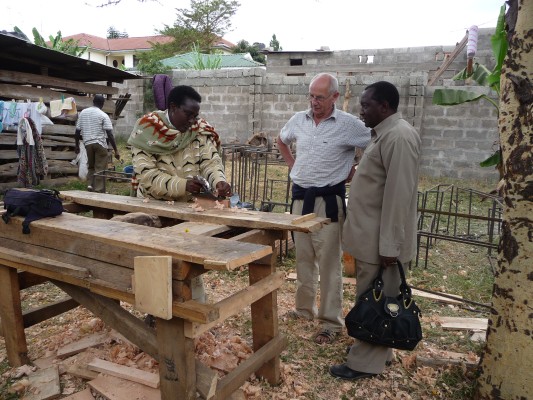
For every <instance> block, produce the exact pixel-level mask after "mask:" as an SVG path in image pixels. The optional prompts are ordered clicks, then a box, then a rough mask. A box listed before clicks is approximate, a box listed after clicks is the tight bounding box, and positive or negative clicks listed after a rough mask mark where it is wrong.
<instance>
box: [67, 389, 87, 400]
mask: <svg viewBox="0 0 533 400" xmlns="http://www.w3.org/2000/svg"><path fill="white" fill-rule="evenodd" d="M63 400H94V397H93V395H92V393H91V389H89V388H87V389H85V390H82V391H81V392H78V393H74V394H71V395H70V396H67V397H63Z"/></svg>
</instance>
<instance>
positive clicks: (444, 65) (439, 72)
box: [427, 31, 468, 86]
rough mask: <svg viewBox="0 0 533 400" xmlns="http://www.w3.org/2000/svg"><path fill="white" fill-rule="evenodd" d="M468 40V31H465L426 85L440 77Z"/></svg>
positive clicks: (431, 83)
mask: <svg viewBox="0 0 533 400" xmlns="http://www.w3.org/2000/svg"><path fill="white" fill-rule="evenodd" d="M467 42H468V31H466V34H465V37H464V38H463V39H462V40H461V41H460V42H459V43H457V45H456V46H455V49H454V51H453V52H452V54H450V56H449V57H448V58H445V59H444V61H443V62H442V64H441V65H440V67H439V68H437V72H435V75H433V76H432V77H431V78H430V79H429V80H428V83H427V86H433V84H434V83H435V82H436V81H437V79H439V78H440V76H441V75H442V74H443V73H444V71H446V70H447V69H448V67H449V66H450V65H451V63H452V62H453V61H454V60H455V58H456V57H457V56H458V55H459V54H460V53H461V51H463V49H464V48H465V46H466V43H467Z"/></svg>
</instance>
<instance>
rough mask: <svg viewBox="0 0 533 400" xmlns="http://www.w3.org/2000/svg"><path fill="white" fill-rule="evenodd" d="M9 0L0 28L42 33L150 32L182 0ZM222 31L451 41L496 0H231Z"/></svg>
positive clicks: (357, 43) (290, 38)
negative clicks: (112, 0) (115, 0)
mask: <svg viewBox="0 0 533 400" xmlns="http://www.w3.org/2000/svg"><path fill="white" fill-rule="evenodd" d="M104 2H106V0H48V1H47V2H43V1H42V0H15V1H6V2H3V4H2V7H1V9H0V31H2V30H6V31H12V30H13V27H14V26H18V27H19V28H20V29H21V30H22V31H23V32H24V33H25V34H26V35H27V36H28V37H29V38H30V40H32V41H33V35H32V33H31V31H32V28H34V27H35V28H37V30H38V31H39V32H40V33H41V35H42V36H43V37H44V38H45V39H48V36H49V35H53V36H55V35H56V34H57V31H59V30H60V31H61V34H62V35H63V36H64V37H65V36H69V35H74V34H77V33H87V34H91V35H95V36H100V37H106V36H107V30H108V28H109V27H111V26H113V27H114V28H115V29H116V30H118V31H119V32H126V33H128V35H129V37H137V36H151V35H154V34H157V32H156V31H157V30H158V29H163V28H164V26H165V25H169V26H172V25H173V24H174V22H175V20H176V14H177V12H176V8H190V2H189V0H145V1H144V2H140V1H139V0H121V1H120V3H119V4H118V5H111V6H106V7H98V5H101V4H102V3H104ZM239 2H240V4H241V6H240V7H239V8H238V11H237V13H236V14H235V15H234V16H233V18H232V19H231V22H232V30H231V31H230V32H228V33H227V34H225V35H224V38H225V39H227V40H229V41H230V42H232V43H237V42H238V41H239V40H242V39H244V40H246V41H248V42H249V43H250V44H252V43H254V42H259V43H264V44H265V45H266V46H269V43H270V40H271V39H272V35H273V34H275V35H276V38H277V40H278V41H279V43H280V45H281V46H282V48H283V50H286V51H299V50H301V51H310V50H317V49H320V48H321V47H322V46H327V47H329V49H330V50H349V49H378V48H393V47H417V46H440V45H443V46H453V45H455V44H456V43H457V42H459V41H461V39H462V38H463V36H464V35H465V32H466V30H467V29H469V27H470V26H472V25H477V26H478V27H479V28H489V27H494V26H496V20H497V17H498V14H499V10H500V7H501V6H502V5H503V4H504V0H446V1H443V2H439V1H434V0H433V1H431V0H365V1H361V0H263V1H261V0H239Z"/></svg>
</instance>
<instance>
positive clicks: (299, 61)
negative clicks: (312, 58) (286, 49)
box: [289, 58, 304, 67]
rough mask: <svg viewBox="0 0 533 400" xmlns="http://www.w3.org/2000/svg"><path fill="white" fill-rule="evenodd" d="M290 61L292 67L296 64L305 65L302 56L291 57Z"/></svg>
mask: <svg viewBox="0 0 533 400" xmlns="http://www.w3.org/2000/svg"><path fill="white" fill-rule="evenodd" d="M289 61H290V65H291V67H292V66H296V65H304V63H303V60H302V59H301V58H290V59H289Z"/></svg>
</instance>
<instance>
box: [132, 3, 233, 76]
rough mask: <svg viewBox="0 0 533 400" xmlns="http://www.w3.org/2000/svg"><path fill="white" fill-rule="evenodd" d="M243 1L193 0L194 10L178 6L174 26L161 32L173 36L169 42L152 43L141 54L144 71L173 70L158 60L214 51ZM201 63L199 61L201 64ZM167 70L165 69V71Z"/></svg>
mask: <svg viewBox="0 0 533 400" xmlns="http://www.w3.org/2000/svg"><path fill="white" fill-rule="evenodd" d="M239 6H240V4H239V3H238V2H237V1H234V0H232V1H228V0H203V1H198V0H192V1H191V9H190V10H189V9H185V8H178V9H176V10H177V11H178V14H177V18H176V22H174V25H173V26H168V25H165V26H164V28H163V29H161V30H158V33H159V34H161V35H165V36H170V37H172V38H174V40H173V41H171V42H170V43H152V50H151V51H149V52H147V53H144V54H143V55H142V56H139V58H140V62H139V69H140V71H141V72H143V73H166V72H168V71H169V70H170V69H169V68H168V67H164V66H162V64H161V63H160V62H159V61H160V60H163V59H165V58H169V57H172V56H175V55H176V54H184V53H188V52H190V51H196V50H197V51H200V52H203V53H211V47H212V45H213V43H214V42H215V40H216V39H217V37H219V36H220V37H221V36H223V35H224V33H225V32H227V31H228V30H229V29H230V27H231V21H230V19H231V17H233V15H234V14H235V12H236V11H237V8H238V7H239ZM198 65H199V66H200V64H198ZM165 71H166V72H165Z"/></svg>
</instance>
